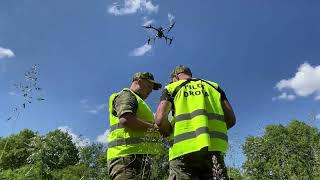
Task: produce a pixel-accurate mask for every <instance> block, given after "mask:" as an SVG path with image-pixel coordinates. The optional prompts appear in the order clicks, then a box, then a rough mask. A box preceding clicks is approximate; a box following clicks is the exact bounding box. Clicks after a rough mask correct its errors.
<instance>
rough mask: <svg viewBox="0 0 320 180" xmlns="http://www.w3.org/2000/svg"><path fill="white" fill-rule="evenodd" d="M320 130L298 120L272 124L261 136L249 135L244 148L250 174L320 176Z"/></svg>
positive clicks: (268, 177)
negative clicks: (284, 124)
mask: <svg viewBox="0 0 320 180" xmlns="http://www.w3.org/2000/svg"><path fill="white" fill-rule="evenodd" d="M319 140H320V135H319V131H318V129H316V128H313V127H311V126H309V125H307V124H305V123H303V122H300V121H297V120H294V121H292V122H291V123H290V124H289V125H288V126H283V125H269V126H267V127H266V129H265V134H264V135H263V136H260V137H252V136H251V137H248V138H247V139H246V142H245V144H244V145H243V150H244V153H245V155H246V156H247V160H246V162H245V163H244V169H245V172H246V174H247V175H248V176H249V177H250V178H252V179H277V180H278V179H315V178H319V176H318V175H319V170H320V169H319V166H318V165H317V164H319V158H318V157H319Z"/></svg>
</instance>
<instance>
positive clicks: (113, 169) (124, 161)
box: [108, 154, 151, 180]
mask: <svg viewBox="0 0 320 180" xmlns="http://www.w3.org/2000/svg"><path fill="white" fill-rule="evenodd" d="M150 165H151V156H150V155H146V154H133V155H129V156H126V157H120V158H114V159H111V160H109V161H108V172H109V177H110V179H111V180H127V179H139V180H141V179H150V175H151V170H150Z"/></svg>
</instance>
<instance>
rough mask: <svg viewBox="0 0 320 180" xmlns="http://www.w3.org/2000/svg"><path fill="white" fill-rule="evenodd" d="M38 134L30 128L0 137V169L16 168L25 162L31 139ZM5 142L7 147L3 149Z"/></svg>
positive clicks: (28, 153) (29, 150) (29, 153)
mask: <svg viewBox="0 0 320 180" xmlns="http://www.w3.org/2000/svg"><path fill="white" fill-rule="evenodd" d="M36 136H38V134H37V133H34V132H33V131H31V130H28V129H24V130H22V131H21V132H20V133H19V134H15V135H11V136H9V137H6V138H1V139H0V149H1V152H0V153H1V154H2V158H1V159H0V167H1V168H0V169H4V170H6V169H11V170H13V169H17V168H20V167H21V166H23V165H25V164H27V158H28V157H29V156H30V155H31V153H32V151H31V149H30V146H31V141H32V139H33V138H34V137H36ZM5 144H6V146H7V148H6V149H4V148H2V147H4V146H5Z"/></svg>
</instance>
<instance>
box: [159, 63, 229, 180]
mask: <svg viewBox="0 0 320 180" xmlns="http://www.w3.org/2000/svg"><path fill="white" fill-rule="evenodd" d="M170 111H172V112H173V113H172V116H173V118H172V120H171V122H169V121H168V114H169V112H170ZM155 119H156V124H157V126H158V127H159V130H160V132H161V134H163V135H164V136H170V142H171V143H170V144H171V147H170V149H169V160H170V176H169V179H172V180H174V179H176V180H187V179H192V180H193V179H199V180H200V179H225V180H226V179H227V178H228V176H227V170H226V167H225V163H224V153H225V152H226V150H227V146H228V137H227V129H229V128H231V127H233V126H234V125H235V115H234V112H233V110H232V107H231V105H230V103H229V102H228V100H227V97H226V95H225V93H224V92H223V90H222V89H221V88H220V87H219V86H218V84H217V83H214V82H211V81H208V80H204V79H194V78H192V73H191V70H190V68H188V67H186V66H177V67H176V68H175V69H174V70H173V72H172V74H171V83H170V84H169V85H167V86H166V87H165V88H164V90H163V93H162V95H161V98H160V104H159V106H158V108H157V113H156V118H155Z"/></svg>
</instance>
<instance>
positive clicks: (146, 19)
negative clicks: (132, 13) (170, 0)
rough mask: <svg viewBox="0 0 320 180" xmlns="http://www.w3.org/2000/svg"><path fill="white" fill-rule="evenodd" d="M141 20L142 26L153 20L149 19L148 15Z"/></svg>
mask: <svg viewBox="0 0 320 180" xmlns="http://www.w3.org/2000/svg"><path fill="white" fill-rule="evenodd" d="M142 20H143V23H142V26H148V25H150V24H152V23H154V22H155V21H154V20H153V19H149V18H148V17H143V19H142Z"/></svg>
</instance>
